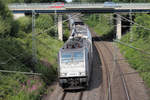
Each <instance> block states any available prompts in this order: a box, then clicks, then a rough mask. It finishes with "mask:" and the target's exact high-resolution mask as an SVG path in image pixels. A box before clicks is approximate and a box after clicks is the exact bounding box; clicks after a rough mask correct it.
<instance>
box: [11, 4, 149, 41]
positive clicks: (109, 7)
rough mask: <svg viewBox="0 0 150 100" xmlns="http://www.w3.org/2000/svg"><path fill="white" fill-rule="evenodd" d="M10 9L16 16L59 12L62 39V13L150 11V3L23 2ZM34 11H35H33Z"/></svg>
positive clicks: (117, 35) (118, 27)
mask: <svg viewBox="0 0 150 100" xmlns="http://www.w3.org/2000/svg"><path fill="white" fill-rule="evenodd" d="M8 7H9V9H10V10H11V11H12V12H13V13H14V15H15V16H18V17H19V16H24V13H32V14H34V13H58V14H59V16H58V34H59V39H60V40H62V15H61V13H119V14H120V13H129V12H132V13H149V12H150V3H114V4H105V3H81V4H80V3H69V4H63V5H57V4H51V3H30V4H26V3H21V4H17V3H14V4H9V5H8ZM33 12H34V13H33ZM116 37H117V38H118V39H120V38H121V17H120V16H119V15H118V16H117V33H116Z"/></svg>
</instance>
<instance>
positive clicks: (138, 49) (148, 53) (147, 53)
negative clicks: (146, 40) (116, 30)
mask: <svg viewBox="0 0 150 100" xmlns="http://www.w3.org/2000/svg"><path fill="white" fill-rule="evenodd" d="M114 42H117V43H119V44H122V45H125V46H127V47H130V48H132V49H135V50H137V51H139V52H141V53H143V54H146V55H150V52H145V51H144V50H141V49H140V48H136V47H134V46H131V45H129V44H126V43H124V42H121V41H120V40H114ZM149 58H150V56H149Z"/></svg>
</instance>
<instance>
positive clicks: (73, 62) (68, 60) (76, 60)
mask: <svg viewBox="0 0 150 100" xmlns="http://www.w3.org/2000/svg"><path fill="white" fill-rule="evenodd" d="M85 60H86V50H85V48H80V49H76V50H60V52H59V84H60V86H61V87H63V88H83V87H86V86H87V68H86V61H85Z"/></svg>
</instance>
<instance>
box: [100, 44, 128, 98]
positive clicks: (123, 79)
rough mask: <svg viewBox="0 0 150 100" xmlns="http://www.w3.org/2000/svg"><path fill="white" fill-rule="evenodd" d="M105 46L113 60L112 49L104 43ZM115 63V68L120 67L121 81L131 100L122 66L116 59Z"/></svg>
mask: <svg viewBox="0 0 150 100" xmlns="http://www.w3.org/2000/svg"><path fill="white" fill-rule="evenodd" d="M103 45H104V46H105V48H106V49H107V50H108V51H109V53H110V55H111V56H112V58H113V54H112V52H111V51H110V49H109V48H108V47H107V46H106V45H105V44H104V43H103ZM115 49H116V47H115ZM115 56H117V55H115ZM114 62H115V66H116V67H118V69H119V73H120V76H121V80H122V83H123V87H124V90H125V94H126V97H127V100H131V99H130V95H129V91H128V86H127V82H126V80H125V77H124V74H123V72H122V70H121V68H120V66H119V64H118V62H117V60H116V59H114Z"/></svg>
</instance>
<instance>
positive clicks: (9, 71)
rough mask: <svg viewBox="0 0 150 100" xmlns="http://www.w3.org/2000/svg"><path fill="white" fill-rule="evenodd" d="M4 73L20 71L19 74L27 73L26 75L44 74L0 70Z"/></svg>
mask: <svg viewBox="0 0 150 100" xmlns="http://www.w3.org/2000/svg"><path fill="white" fill-rule="evenodd" d="M0 72H2V73H19V74H26V75H39V76H40V75H42V74H41V73H33V72H20V71H9V70H0Z"/></svg>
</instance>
